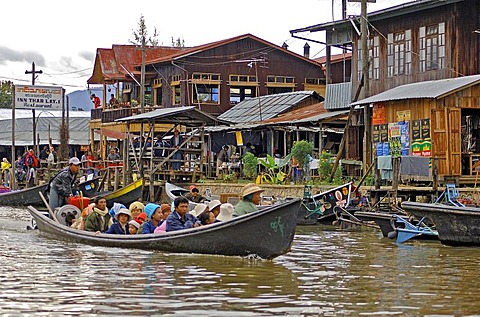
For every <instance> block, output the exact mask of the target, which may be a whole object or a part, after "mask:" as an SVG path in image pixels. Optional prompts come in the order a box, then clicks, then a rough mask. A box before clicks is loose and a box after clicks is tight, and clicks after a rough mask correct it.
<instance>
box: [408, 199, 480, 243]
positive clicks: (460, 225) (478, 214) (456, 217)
mask: <svg viewBox="0 0 480 317" xmlns="http://www.w3.org/2000/svg"><path fill="white" fill-rule="evenodd" d="M402 208H403V209H404V210H405V211H406V212H407V213H412V214H413V215H415V216H416V217H417V218H422V217H426V218H428V219H430V220H431V221H432V222H433V223H434V224H435V228H436V230H437V232H438V238H439V239H440V242H441V243H442V244H445V245H453V246H457V245H463V246H480V208H475V207H456V206H448V205H443V204H425V203H417V202H410V201H405V202H403V203H402Z"/></svg>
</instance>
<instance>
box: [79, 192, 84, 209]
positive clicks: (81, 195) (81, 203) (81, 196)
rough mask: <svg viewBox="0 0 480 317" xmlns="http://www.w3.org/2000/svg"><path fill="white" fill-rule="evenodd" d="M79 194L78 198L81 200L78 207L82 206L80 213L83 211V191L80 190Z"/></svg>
mask: <svg viewBox="0 0 480 317" xmlns="http://www.w3.org/2000/svg"><path fill="white" fill-rule="evenodd" d="M79 192H80V193H79V194H78V196H79V198H80V200H79V201H78V205H79V206H80V211H83V193H82V191H81V190H79Z"/></svg>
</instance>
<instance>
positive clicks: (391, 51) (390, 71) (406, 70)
mask: <svg viewBox="0 0 480 317" xmlns="http://www.w3.org/2000/svg"><path fill="white" fill-rule="evenodd" d="M387 39H388V49H387V77H393V76H397V75H408V74H411V72H412V49H411V47H412V40H411V39H412V32H411V30H406V31H405V32H398V33H390V34H388V38H387Z"/></svg>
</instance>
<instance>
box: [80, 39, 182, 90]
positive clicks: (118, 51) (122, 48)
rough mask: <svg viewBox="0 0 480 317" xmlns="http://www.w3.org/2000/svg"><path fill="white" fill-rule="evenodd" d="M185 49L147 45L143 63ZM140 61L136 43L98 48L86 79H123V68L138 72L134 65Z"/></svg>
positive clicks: (95, 82) (100, 81) (92, 82)
mask: <svg viewBox="0 0 480 317" xmlns="http://www.w3.org/2000/svg"><path fill="white" fill-rule="evenodd" d="M186 49H187V48H183V47H171V46H157V47H152V46H149V47H147V49H146V50H145V63H146V64H148V63H149V61H151V60H155V59H159V58H161V57H163V56H169V55H172V54H175V53H177V52H179V51H182V50H186ZM141 63H142V50H141V49H140V48H139V47H138V46H137V45H112V48H98V49H97V55H96V57H95V66H94V68H93V74H92V76H91V77H90V78H89V79H88V80H87V83H89V84H103V83H104V82H113V81H115V80H125V79H126V78H127V77H129V75H128V73H127V71H126V70H125V69H124V68H126V69H127V70H128V72H131V73H134V74H138V71H137V70H135V66H137V65H140V64H141ZM122 66H123V67H122Z"/></svg>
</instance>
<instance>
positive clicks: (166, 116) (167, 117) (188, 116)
mask: <svg viewBox="0 0 480 317" xmlns="http://www.w3.org/2000/svg"><path fill="white" fill-rule="evenodd" d="M115 121H120V122H149V121H161V122H162V123H172V124H181V125H185V126H199V125H203V124H207V125H216V124H218V120H217V119H216V118H215V117H213V116H211V115H210V114H208V113H206V112H203V111H201V110H198V109H197V108H196V107H195V106H183V107H170V108H162V109H156V110H153V111H150V112H145V113H141V114H137V115H133V116H130V117H125V118H120V119H117V120H115Z"/></svg>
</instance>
